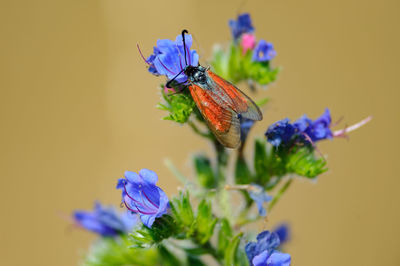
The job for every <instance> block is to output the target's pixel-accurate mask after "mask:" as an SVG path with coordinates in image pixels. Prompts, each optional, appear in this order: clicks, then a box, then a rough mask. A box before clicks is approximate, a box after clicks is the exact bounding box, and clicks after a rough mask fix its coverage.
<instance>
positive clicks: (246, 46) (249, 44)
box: [240, 33, 256, 54]
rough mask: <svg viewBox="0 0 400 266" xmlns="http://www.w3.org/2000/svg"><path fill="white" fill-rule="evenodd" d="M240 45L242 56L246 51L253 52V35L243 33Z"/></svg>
mask: <svg viewBox="0 0 400 266" xmlns="http://www.w3.org/2000/svg"><path fill="white" fill-rule="evenodd" d="M240 45H241V46H242V52H243V54H245V53H246V52H247V51H248V50H253V49H254V47H255V46H256V37H255V36H254V34H251V33H245V34H243V35H242V39H241V41H240Z"/></svg>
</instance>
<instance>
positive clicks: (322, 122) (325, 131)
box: [265, 108, 333, 147]
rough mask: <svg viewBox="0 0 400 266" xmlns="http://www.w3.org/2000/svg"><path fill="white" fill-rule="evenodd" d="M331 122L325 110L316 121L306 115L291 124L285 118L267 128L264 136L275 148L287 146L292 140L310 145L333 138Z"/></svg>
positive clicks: (329, 115)
mask: <svg viewBox="0 0 400 266" xmlns="http://www.w3.org/2000/svg"><path fill="white" fill-rule="evenodd" d="M331 122H332V119H331V114H330V111H329V109H328V108H327V109H325V112H324V113H323V114H322V115H321V116H320V117H319V118H317V119H316V120H311V119H310V118H308V117H307V116H306V115H303V116H302V117H301V118H299V119H298V120H296V122H294V123H293V124H291V123H289V119H287V118H285V119H283V120H280V121H278V122H276V123H274V124H272V125H271V126H270V127H269V128H268V130H267V132H266V133H265V136H266V137H267V140H268V142H270V143H271V144H272V145H273V146H275V147H277V146H279V145H281V144H282V145H283V144H285V145H286V144H289V143H290V142H291V141H292V140H295V141H297V142H301V143H305V144H310V142H313V143H314V142H317V141H320V140H324V139H331V138H332V137H333V133H332V131H331V129H330V126H331Z"/></svg>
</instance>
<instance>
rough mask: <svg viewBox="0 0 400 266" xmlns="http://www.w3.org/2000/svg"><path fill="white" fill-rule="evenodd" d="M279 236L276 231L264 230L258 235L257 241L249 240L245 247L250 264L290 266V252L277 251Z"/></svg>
mask: <svg viewBox="0 0 400 266" xmlns="http://www.w3.org/2000/svg"><path fill="white" fill-rule="evenodd" d="M279 244H280V241H279V236H278V235H277V234H276V233H271V232H269V231H264V232H262V233H260V234H259V235H258V236H257V243H256V242H249V243H247V245H246V247H245V251H246V254H247V258H248V259H249V261H250V265H254V266H262V265H263V266H265V265H267V266H289V265H290V260H291V257H290V255H289V254H285V253H281V252H279V251H276V248H277V247H278V246H279Z"/></svg>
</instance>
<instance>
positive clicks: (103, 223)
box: [74, 202, 137, 237]
mask: <svg viewBox="0 0 400 266" xmlns="http://www.w3.org/2000/svg"><path fill="white" fill-rule="evenodd" d="M74 218H75V221H76V222H77V223H78V225H79V226H81V227H83V228H85V229H87V230H89V231H92V232H95V233H97V234H99V235H102V236H108V237H114V236H117V235H119V234H122V233H128V232H129V231H130V230H131V229H132V228H133V226H134V225H135V224H136V222H137V216H136V215H132V214H131V213H128V212H125V213H124V214H122V215H121V214H119V213H117V211H116V210H115V209H114V208H112V207H108V208H104V207H103V206H101V204H100V203H98V202H96V203H95V206H94V210H93V211H91V212H90V211H75V212H74Z"/></svg>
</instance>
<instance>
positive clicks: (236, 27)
mask: <svg viewBox="0 0 400 266" xmlns="http://www.w3.org/2000/svg"><path fill="white" fill-rule="evenodd" d="M229 27H230V28H231V32H232V36H233V39H234V40H235V41H236V40H238V39H239V38H240V37H241V36H242V34H244V33H252V32H253V31H254V27H253V25H252V23H251V17H250V14H248V13H244V14H241V15H239V16H238V17H237V21H236V20H233V19H231V20H229Z"/></svg>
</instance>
